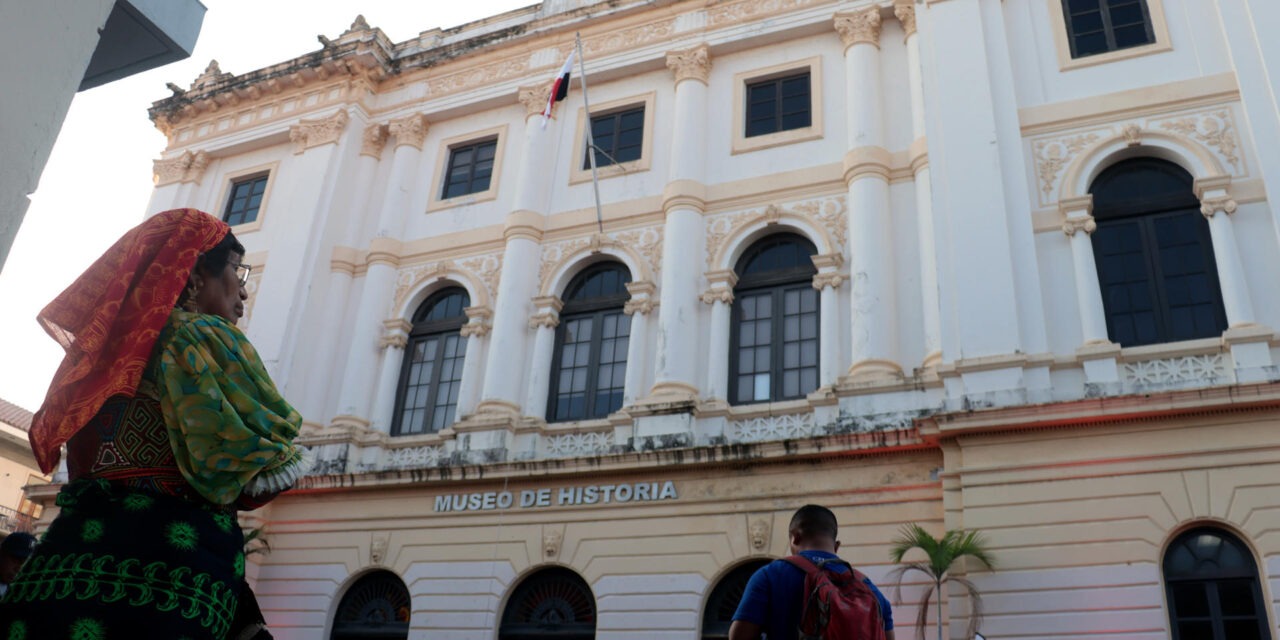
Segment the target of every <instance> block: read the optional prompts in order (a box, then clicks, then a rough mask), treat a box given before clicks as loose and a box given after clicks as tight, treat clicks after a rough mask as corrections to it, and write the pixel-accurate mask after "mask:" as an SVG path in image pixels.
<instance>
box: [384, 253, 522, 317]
mask: <svg viewBox="0 0 1280 640" xmlns="http://www.w3.org/2000/svg"><path fill="white" fill-rule="evenodd" d="M501 272H502V254H501V253H491V254H487V255H481V256H472V257H469V258H459V259H456V260H440V261H438V262H426V263H422V264H416V265H412V266H406V267H403V268H401V269H400V271H399V273H397V274H396V291H395V295H394V296H393V300H392V303H391V309H390V313H391V314H392V315H394V314H396V313H398V312H399V310H400V309H401V308H403V307H404V305H405V304H406V302H407V297H408V295H409V293H410V292H412V291H415V290H417V289H418V288H419V287H420V286H422V283H424V282H426V281H428V280H431V279H434V278H441V279H443V278H449V277H451V276H452V277H453V278H454V279H457V280H461V281H466V282H468V283H470V284H471V285H472V287H474V288H475V289H476V290H475V291H473V292H472V293H473V299H472V300H471V302H472V304H474V305H476V306H486V305H489V304H491V303H492V301H493V300H494V299H495V298H496V297H497V291H498V277H499V275H500V274H501Z"/></svg>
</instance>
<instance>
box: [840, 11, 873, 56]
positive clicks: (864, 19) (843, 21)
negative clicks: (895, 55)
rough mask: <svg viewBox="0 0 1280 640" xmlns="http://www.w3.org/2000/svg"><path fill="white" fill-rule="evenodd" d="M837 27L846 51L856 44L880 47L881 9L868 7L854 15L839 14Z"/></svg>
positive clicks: (853, 13) (855, 12)
mask: <svg viewBox="0 0 1280 640" xmlns="http://www.w3.org/2000/svg"><path fill="white" fill-rule="evenodd" d="M835 26H836V31H838V32H839V33H840V40H841V41H842V42H844V46H845V48H846V49H848V48H849V47H852V46H854V45H856V44H870V45H874V46H875V47H876V48H879V47H880V8H879V7H867V8H866V9H863V10H861V11H854V12H852V13H837V14H836V16H835Z"/></svg>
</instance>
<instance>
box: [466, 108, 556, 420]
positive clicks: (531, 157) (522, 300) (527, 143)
mask: <svg viewBox="0 0 1280 640" xmlns="http://www.w3.org/2000/svg"><path fill="white" fill-rule="evenodd" d="M550 91H551V88H550V87H549V86H542V85H539V86H533V87H521V88H520V92H519V100H520V102H521V103H522V104H524V108H525V120H524V148H523V149H521V152H520V159H521V160H520V165H519V167H520V174H519V178H518V179H517V181H516V191H515V201H514V210H513V211H512V212H511V213H510V214H508V215H507V221H506V228H505V229H504V230H503V237H504V239H505V240H506V246H505V248H504V250H503V253H502V275H501V276H500V277H499V280H498V294H497V299H496V301H495V303H494V312H493V335H492V337H491V338H490V343H489V352H488V353H487V354H486V358H485V371H484V385H483V389H482V391H481V394H480V398H481V399H480V404H479V405H478V406H477V407H476V413H477V414H491V416H492V417H494V418H496V419H498V420H506V421H514V420H515V419H516V418H518V417H519V415H520V413H521V409H520V403H521V402H523V401H525V400H526V399H528V397H529V396H530V395H531V391H530V390H529V389H528V388H526V387H525V386H524V384H525V377H524V373H525V372H524V363H525V348H526V342H527V340H528V333H529V325H528V319H529V317H530V316H531V315H532V313H531V312H532V309H531V308H530V298H531V296H533V295H534V294H535V293H536V292H537V290H538V264H539V262H540V261H541V259H542V256H541V252H540V251H541V250H540V246H541V244H540V243H541V242H542V227H543V221H544V214H543V211H544V210H545V209H546V203H547V189H548V186H547V185H548V184H550V182H551V181H550V179H549V177H548V172H549V171H550V170H551V167H550V166H549V165H548V164H547V163H546V162H545V160H544V159H543V158H541V157H540V153H541V152H542V150H543V148H544V147H543V144H542V140H543V138H544V136H547V135H551V134H553V133H554V132H555V129H554V128H553V127H558V126H559V124H558V123H555V124H551V125H549V126H548V129H550V133H549V132H548V131H547V130H544V129H543V127H542V119H541V117H540V116H539V115H538V114H540V113H541V112H542V109H543V107H544V106H546V104H547V95H548V93H549V92H550ZM530 375H531V376H536V375H542V376H546V375H548V372H546V371H539V370H535V371H531V372H530ZM530 382H531V383H532V378H530ZM530 386H532V384H531V385H530ZM544 395H545V394H544ZM545 402H546V400H545V398H544V399H543V403H544V405H543V406H544V410H543V411H542V413H544V414H545ZM525 413H526V415H537V414H534V413H533V411H532V408H528V409H527V410H526V411H525Z"/></svg>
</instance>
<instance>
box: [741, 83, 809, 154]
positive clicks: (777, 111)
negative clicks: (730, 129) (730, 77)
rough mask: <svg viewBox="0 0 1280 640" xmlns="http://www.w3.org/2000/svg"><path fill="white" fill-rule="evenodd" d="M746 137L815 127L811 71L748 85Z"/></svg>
mask: <svg viewBox="0 0 1280 640" xmlns="http://www.w3.org/2000/svg"><path fill="white" fill-rule="evenodd" d="M746 106H747V122H746V126H747V128H746V137H748V138H750V137H754V136H762V135H765V134H769V133H777V132H779V131H790V130H791V129H803V128H805V127H808V126H809V125H810V124H812V105H811V101H810V91H809V71H807V70H806V71H804V72H803V73H799V74H795V75H790V76H784V77H781V78H772V79H769V80H760V81H756V82H751V83H748V84H747V105H746Z"/></svg>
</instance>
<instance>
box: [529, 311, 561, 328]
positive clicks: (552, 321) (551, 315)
mask: <svg viewBox="0 0 1280 640" xmlns="http://www.w3.org/2000/svg"><path fill="white" fill-rule="evenodd" d="M558 326H560V314H559V313H558V312H552V311H547V312H544V313H535V314H533V315H531V316H529V328H530V329H537V328H539V327H546V328H548V329H554V328H556V327H558Z"/></svg>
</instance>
